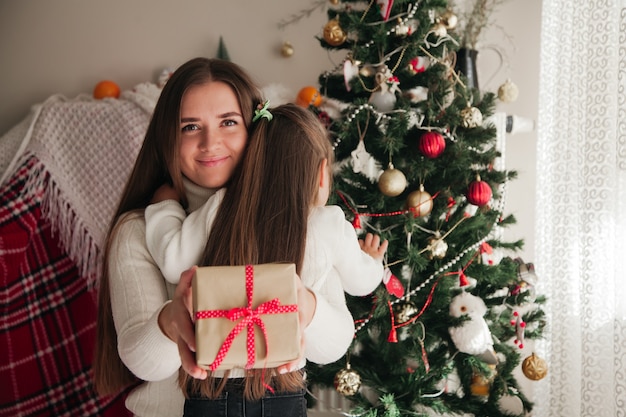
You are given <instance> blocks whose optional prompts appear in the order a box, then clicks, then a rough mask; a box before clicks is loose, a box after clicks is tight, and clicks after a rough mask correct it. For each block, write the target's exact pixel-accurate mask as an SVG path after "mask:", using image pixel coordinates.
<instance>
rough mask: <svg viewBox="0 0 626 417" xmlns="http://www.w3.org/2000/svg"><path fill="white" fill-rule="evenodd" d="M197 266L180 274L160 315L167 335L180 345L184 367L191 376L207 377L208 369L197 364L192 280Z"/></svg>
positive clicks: (160, 322)
mask: <svg viewBox="0 0 626 417" xmlns="http://www.w3.org/2000/svg"><path fill="white" fill-rule="evenodd" d="M196 269H197V267H196V266H194V267H191V268H190V269H188V270H186V271H184V272H183V273H182V274H181V275H180V281H179V283H178V286H176V291H175V292H174V296H173V297H172V302H170V303H168V304H167V305H166V306H165V307H164V308H163V310H161V314H160V315H159V325H160V326H161V330H162V331H163V333H165V335H166V336H167V337H169V338H170V339H171V340H172V341H174V342H176V344H177V345H178V353H179V354H180V361H181V363H182V367H183V369H184V370H185V372H187V373H188V374H189V375H190V376H192V377H193V378H197V379H206V377H207V375H208V374H207V371H206V370H205V369H202V368H200V367H199V366H198V365H197V364H196V358H195V354H194V352H195V351H196V335H195V331H194V325H193V318H192V314H193V308H192V297H191V280H192V278H193V275H194V274H195V272H196Z"/></svg>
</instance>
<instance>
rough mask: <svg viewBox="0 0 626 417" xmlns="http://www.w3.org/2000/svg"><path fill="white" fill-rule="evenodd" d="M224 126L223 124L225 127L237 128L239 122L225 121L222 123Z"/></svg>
mask: <svg viewBox="0 0 626 417" xmlns="http://www.w3.org/2000/svg"><path fill="white" fill-rule="evenodd" d="M222 124H223V125H224V126H236V125H237V122H236V121H234V120H230V119H227V120H224V121H223V122H222Z"/></svg>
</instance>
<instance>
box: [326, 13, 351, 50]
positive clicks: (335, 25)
mask: <svg viewBox="0 0 626 417" xmlns="http://www.w3.org/2000/svg"><path fill="white" fill-rule="evenodd" d="M347 37H348V36H347V35H346V32H344V31H343V29H342V28H341V26H339V19H337V18H335V19H333V20H331V21H330V22H328V23H326V26H324V40H325V41H326V43H328V44H329V45H331V46H339V45H341V44H342V43H344V42H345V41H346V39H347Z"/></svg>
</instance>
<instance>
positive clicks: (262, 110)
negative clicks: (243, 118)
mask: <svg viewBox="0 0 626 417" xmlns="http://www.w3.org/2000/svg"><path fill="white" fill-rule="evenodd" d="M269 106H270V101H269V100H266V101H265V104H261V103H259V105H258V106H257V110H255V111H254V117H253V118H252V122H256V121H257V120H259V119H260V118H262V117H264V118H266V119H267V121H268V122H269V121H271V120H272V118H274V116H273V115H272V113H270V111H269V110H268V109H267V108H268V107H269Z"/></svg>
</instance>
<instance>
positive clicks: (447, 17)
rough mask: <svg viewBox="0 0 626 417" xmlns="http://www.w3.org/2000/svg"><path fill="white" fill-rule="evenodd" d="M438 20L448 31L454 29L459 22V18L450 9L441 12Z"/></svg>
mask: <svg viewBox="0 0 626 417" xmlns="http://www.w3.org/2000/svg"><path fill="white" fill-rule="evenodd" d="M440 19H441V23H443V25H444V26H445V27H446V28H447V29H450V30H451V29H454V28H455V27H456V25H457V23H458V22H459V18H458V17H457V16H456V15H455V14H454V12H452V10H450V9H448V10H446V11H445V12H443V14H442V15H441V17H440Z"/></svg>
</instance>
